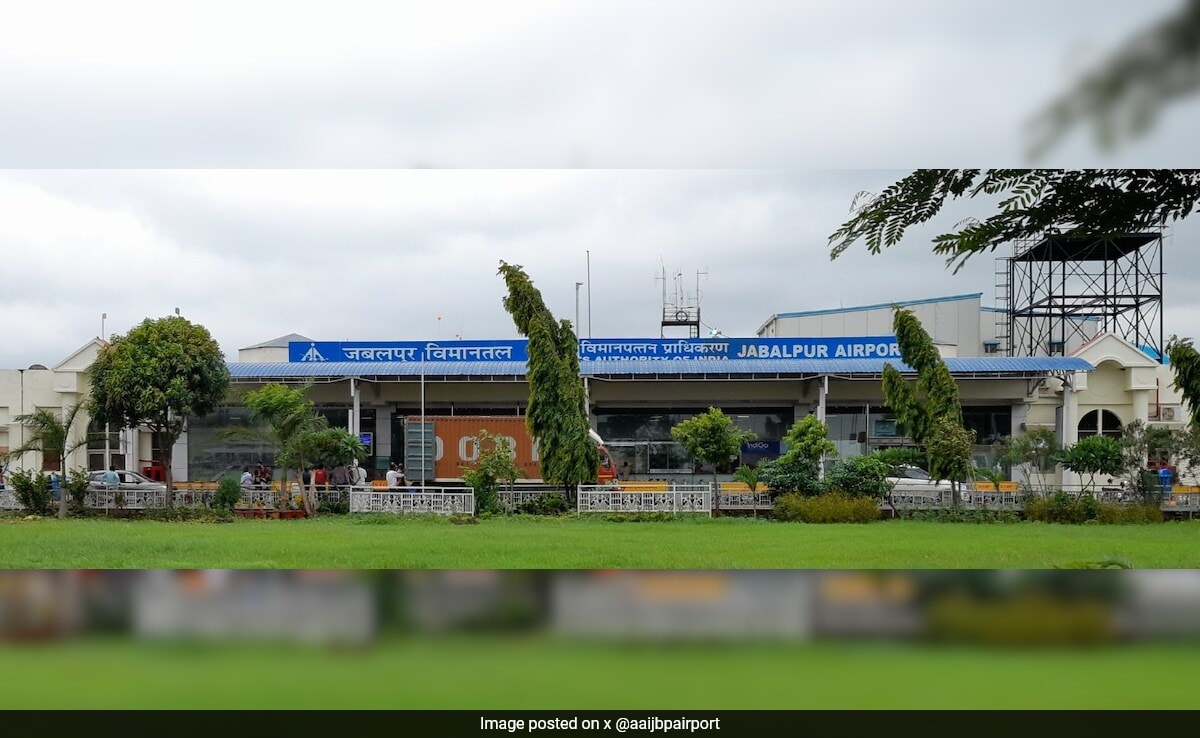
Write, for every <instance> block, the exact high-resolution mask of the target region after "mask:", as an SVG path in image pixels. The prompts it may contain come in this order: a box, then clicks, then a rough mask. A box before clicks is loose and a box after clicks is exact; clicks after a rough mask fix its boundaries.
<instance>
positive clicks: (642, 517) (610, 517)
mask: <svg viewBox="0 0 1200 738" xmlns="http://www.w3.org/2000/svg"><path fill="white" fill-rule="evenodd" d="M603 519H604V520H607V521H609V522H610V523H672V522H674V521H675V519H676V516H675V515H673V514H671V513H669V512H631V513H607V514H605V515H604V516H603Z"/></svg>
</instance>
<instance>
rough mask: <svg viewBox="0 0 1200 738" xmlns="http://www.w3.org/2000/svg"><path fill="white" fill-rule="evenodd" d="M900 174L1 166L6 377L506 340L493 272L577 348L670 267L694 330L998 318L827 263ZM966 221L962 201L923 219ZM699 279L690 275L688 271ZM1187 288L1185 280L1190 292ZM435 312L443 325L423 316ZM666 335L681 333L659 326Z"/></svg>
mask: <svg viewBox="0 0 1200 738" xmlns="http://www.w3.org/2000/svg"><path fill="white" fill-rule="evenodd" d="M900 174H902V172H894V171H882V172H871V171H818V170H812V171H803V172H794V171H775V172H771V171H594V170H577V171H571V170H557V171H536V170H528V171H467V170H389V171H323V170H316V171H216V170H205V171H80V172H74V171H9V172H4V173H0V209H3V211H4V212H5V213H6V215H5V217H4V218H3V219H0V243H3V244H4V248H5V250H6V252H9V253H12V254H14V255H16V258H11V259H6V260H5V264H4V270H5V274H4V284H5V285H6V289H5V290H4V291H3V292H2V293H0V306H2V308H3V311H4V315H5V321H4V331H5V338H4V340H3V341H0V366H5V367H9V368H16V367H24V366H27V365H28V364H30V363H34V362H41V363H44V364H47V365H52V364H53V363H56V362H57V361H59V360H61V359H62V358H64V357H66V356H67V355H68V354H69V353H70V352H71V351H72V350H74V349H75V348H76V347H77V346H79V345H81V344H82V343H84V342H85V341H86V340H87V339H89V338H91V337H92V336H95V335H97V334H99V333H100V329H101V325H100V321H101V314H102V313H107V314H108V320H107V322H106V326H105V328H106V332H107V333H113V332H121V333H123V332H125V331H127V330H128V329H129V328H130V327H131V326H133V325H135V324H136V323H137V322H139V321H141V320H142V319H144V318H146V317H148V316H149V317H159V316H163V315H168V314H170V313H172V312H173V309H174V308H175V307H178V308H179V309H180V311H181V313H182V314H183V315H184V316H186V317H187V318H189V319H190V320H193V321H195V322H199V323H201V324H203V325H205V326H206V327H208V328H209V330H210V331H212V333H213V335H214V337H215V338H216V339H217V340H218V341H219V342H220V343H221V345H222V348H223V349H224V350H225V352H226V355H227V356H228V357H230V358H234V357H236V355H237V354H236V351H237V349H238V348H241V347H245V346H250V345H253V344H255V343H259V342H261V341H265V340H268V339H271V338H275V337H277V336H281V335H284V334H287V333H292V332H296V333H301V334H304V335H307V336H309V337H312V338H314V339H321V340H345V339H352V340H445V339H451V338H454V337H456V336H461V337H463V338H513V337H516V332H515V329H514V327H513V324H512V321H511V319H510V318H509V316H508V314H507V313H505V312H504V310H503V308H502V306H501V304H500V301H501V298H502V297H503V296H504V294H505V288H504V283H503V281H502V280H501V278H500V277H499V276H498V275H497V274H496V270H497V267H498V266H499V262H500V260H501V259H503V260H505V261H508V262H510V263H515V264H520V265H522V266H524V267H525V269H526V271H527V273H528V274H529V275H530V277H531V278H532V279H533V280H534V283H535V284H536V285H537V287H538V288H539V289H540V290H541V291H542V294H543V296H544V298H545V300H546V303H547V305H548V306H549V307H550V308H551V310H553V311H554V313H555V314H556V315H558V316H559V317H563V318H570V319H573V318H574V315H575V294H576V292H575V283H576V282H584V285H583V288H582V289H581V290H580V292H579V297H580V302H579V305H580V317H581V320H580V323H581V330H580V333H581V334H582V335H585V336H586V335H588V333H589V331H588V325H589V322H588V284H587V283H588V270H587V267H588V252H589V251H590V260H591V281H590V284H591V318H590V320H591V331H590V332H591V334H592V335H593V336H595V337H643V336H658V335H659V332H660V320H661V315H662V313H661V307H662V296H663V282H662V281H661V280H656V277H658V276H660V275H661V273H662V271H663V268H664V266H665V269H666V274H667V283H666V288H667V292H668V296H669V297H673V296H674V294H675V291H676V279H675V275H676V274H677V273H682V279H681V280H680V282H679V284H680V286H681V288H682V291H683V292H684V293H685V294H686V295H688V296H693V295H694V294H695V291H696V284H697V278H698V279H699V288H700V293H701V294H700V304H701V310H702V319H703V321H704V323H705V324H706V326H707V327H709V328H711V329H715V330H720V331H722V332H724V333H725V334H726V335H730V336H748V335H753V334H754V333H755V331H756V330H757V329H758V327H759V326H760V325H761V324H762V323H763V322H764V321H765V320H766V319H767V318H769V317H770V316H771V315H772V314H773V313H777V312H787V311H794V310H815V309H824V308H830V307H839V306H843V305H844V306H852V305H861V304H870V303H880V302H890V301H894V300H909V299H920V298H926V297H934V296H941V295H951V294H962V293H969V292H982V293H984V303H985V304H988V305H990V304H994V299H993V297H994V292H995V289H994V283H995V279H994V271H995V269H994V266H995V265H994V260H993V258H991V257H990V256H981V257H977V258H976V259H974V260H973V261H972V262H970V263H969V265H968V266H967V267H966V268H965V269H964V270H962V271H961V272H959V273H958V274H957V275H953V274H951V273H950V272H948V271H947V270H946V269H945V268H944V266H943V261H942V259H941V257H938V256H935V255H934V254H933V253H932V251H931V248H930V243H929V241H930V238H931V236H932V235H934V234H935V232H941V230H940V229H938V228H936V227H934V228H922V229H920V230H918V231H914V232H913V235H912V236H911V237H910V238H909V239H907V240H906V242H904V243H902V244H901V245H899V246H896V247H893V248H892V249H891V250H889V251H888V252H885V253H884V254H882V255H880V256H871V255H869V254H868V253H867V252H866V249H865V247H862V248H856V249H854V250H853V251H851V252H848V253H847V254H845V255H844V256H843V257H841V258H839V259H838V260H836V261H832V262H831V261H830V259H829V256H828V247H827V238H828V235H829V233H830V232H831V231H832V230H833V229H834V228H836V227H837V226H838V225H839V224H840V223H841V222H842V221H843V220H845V218H846V217H847V214H848V208H849V205H850V202H851V200H852V199H853V197H854V195H855V194H856V193H857V192H859V191H862V190H866V191H872V192H878V191H879V190H880V189H882V188H883V187H885V186H886V185H888V184H890V183H891V182H892V181H893V180H894V179H895V178H896V177H897V176H898V175H900ZM972 212H979V213H980V214H982V212H981V208H980V207H978V206H973V205H972V204H971V203H969V202H968V203H959V204H958V205H957V206H956V207H955V208H953V209H951V210H950V211H948V212H946V213H944V214H943V216H942V217H941V218H939V219H938V220H937V221H936V223H935V226H936V225H941V226H943V227H946V228H948V227H950V226H952V225H953V224H954V223H955V222H957V221H958V220H961V219H962V218H963V217H966V216H967V215H970V214H971V213H972ZM1197 225H1200V224H1196V223H1190V222H1185V224H1184V225H1183V226H1180V227H1179V228H1178V229H1177V230H1176V233H1175V235H1174V236H1173V237H1172V238H1173V241H1174V244H1170V243H1169V244H1168V245H1167V247H1166V253H1167V271H1168V272H1169V281H1168V283H1167V293H1168V306H1169V309H1168V311H1167V325H1166V329H1167V331H1168V333H1170V332H1176V333H1181V334H1185V335H1198V336H1200V305H1198V304H1197V297H1196V295H1195V292H1196V291H1195V290H1194V289H1190V288H1189V287H1188V284H1194V281H1191V280H1192V278H1194V277H1196V276H1197V267H1196V266H1195V265H1194V264H1189V263H1185V262H1184V260H1182V259H1179V258H1178V257H1177V254H1178V253H1179V249H1178V248H1177V247H1176V245H1177V244H1180V243H1182V242H1184V241H1187V242H1194V240H1195V234H1196V231H1197V228H1196V226H1197ZM697 272H703V274H700V275H699V277H697ZM1185 278H1186V279H1185ZM439 318H440V320H439ZM668 335H680V334H679V333H677V332H676V333H670V332H669V333H668Z"/></svg>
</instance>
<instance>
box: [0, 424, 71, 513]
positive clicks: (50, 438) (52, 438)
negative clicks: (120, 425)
mask: <svg viewBox="0 0 1200 738" xmlns="http://www.w3.org/2000/svg"><path fill="white" fill-rule="evenodd" d="M83 411H84V403H78V404H76V405H74V406H72V407H70V408H64V412H63V415H62V417H59V414H58V413H57V412H55V411H54V410H51V409H49V408H44V407H43V408H38V409H37V410H35V411H34V412H32V413H27V414H25V415H18V416H16V417H15V418H13V419H14V420H16V421H17V422H18V423H20V424H21V425H23V426H25V427H26V428H27V429H28V431H27V438H26V440H25V443H23V444H21V445H20V446H18V447H17V448H14V449H13V450H12V451H10V452H8V454H7V455H6V458H9V459H17V458H20V457H22V456H24V455H25V454H27V453H29V452H31V451H37V452H40V453H41V455H42V459H43V460H49V459H58V460H59V462H60V465H59V468H60V469H61V470H62V472H63V473H62V483H65V482H66V470H67V465H66V459H67V454H70V453H71V452H72V451H74V450H75V449H77V448H79V447H80V446H83V445H84V444H86V443H87V438H86V437H83V438H75V439H72V438H71V429H72V428H74V427H75V421H76V419H77V418H78V417H79V414H80V413H81V412H83ZM84 417H87V416H86V415H85V416H84ZM61 486H62V484H61V483H60V487H61ZM58 517H60V518H65V517H67V494H66V492H65V491H63V492H61V493H60V494H59V497H58Z"/></svg>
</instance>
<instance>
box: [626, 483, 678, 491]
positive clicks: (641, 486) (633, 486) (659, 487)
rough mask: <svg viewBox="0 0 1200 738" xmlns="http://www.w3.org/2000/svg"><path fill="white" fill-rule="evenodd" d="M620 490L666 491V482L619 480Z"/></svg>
mask: <svg viewBox="0 0 1200 738" xmlns="http://www.w3.org/2000/svg"><path fill="white" fill-rule="evenodd" d="M619 484H620V485H621V491H622V492H666V491H667V483H666V482H620V483H619Z"/></svg>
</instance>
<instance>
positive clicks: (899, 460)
mask: <svg viewBox="0 0 1200 738" xmlns="http://www.w3.org/2000/svg"><path fill="white" fill-rule="evenodd" d="M870 456H871V458H873V459H876V460H878V461H880V462H882V463H883V465H884V466H886V467H887V468H888V474H889V475H891V476H893V477H894V476H897V475H898V474H899V473H900V470H901V469H903V468H904V467H906V466H917V467H920V468H922V469H924V468H925V467H926V466H928V465H929V459H928V458H927V457H926V456H925V454H923V453H921V452H920V451H918V450H917V449H915V448H909V447H904V448H899V447H897V448H881V449H878V450H876V451H872V452H871V454H870Z"/></svg>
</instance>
